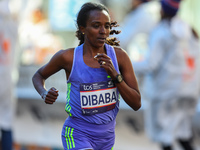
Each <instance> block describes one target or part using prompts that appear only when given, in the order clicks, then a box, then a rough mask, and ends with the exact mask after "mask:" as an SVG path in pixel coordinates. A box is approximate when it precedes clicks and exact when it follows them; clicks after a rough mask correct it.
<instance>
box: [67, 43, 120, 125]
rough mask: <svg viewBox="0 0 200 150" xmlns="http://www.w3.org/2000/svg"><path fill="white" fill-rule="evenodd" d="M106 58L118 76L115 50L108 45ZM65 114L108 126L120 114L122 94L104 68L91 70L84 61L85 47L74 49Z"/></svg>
mask: <svg viewBox="0 0 200 150" xmlns="http://www.w3.org/2000/svg"><path fill="white" fill-rule="evenodd" d="M105 48H106V52H107V55H108V56H109V57H110V58H111V60H112V62H113V65H114V67H115V69H116V70H117V72H118V73H119V67H118V62H117V58H116V54H115V50H114V48H113V47H112V46H110V45H108V44H105ZM65 110H66V112H67V113H68V114H69V116H71V117H75V118H79V119H83V120H84V121H87V122H89V123H94V124H107V123H109V122H111V121H113V120H114V119H115V118H116V115H117V113H118V111H119V92H118V90H117V88H116V86H115V85H114V84H113V82H112V81H111V78H110V77H109V76H108V74H107V72H106V71H105V69H104V68H91V67H89V66H87V65H86V64H85V63H84V60H83V44H82V45H80V46H78V47H76V48H75V50H74V58H73V65H72V70H71V74H70V76H69V79H68V81H67V102H66V106H65Z"/></svg>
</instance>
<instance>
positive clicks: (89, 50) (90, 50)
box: [83, 44, 106, 57]
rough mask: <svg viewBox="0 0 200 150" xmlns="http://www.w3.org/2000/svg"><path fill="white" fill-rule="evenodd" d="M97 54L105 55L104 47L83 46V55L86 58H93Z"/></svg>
mask: <svg viewBox="0 0 200 150" xmlns="http://www.w3.org/2000/svg"><path fill="white" fill-rule="evenodd" d="M97 53H100V54H101V53H106V50H105V47H104V46H103V47H92V46H91V45H87V44H84V45H83V55H85V56H88V57H94V56H96V55H97Z"/></svg>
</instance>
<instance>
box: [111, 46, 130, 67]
mask: <svg viewBox="0 0 200 150" xmlns="http://www.w3.org/2000/svg"><path fill="white" fill-rule="evenodd" d="M114 49H115V53H116V56H117V60H118V64H119V66H121V65H122V64H124V63H126V62H127V61H130V58H129V56H128V54H127V52H126V51H125V50H124V49H122V48H121V47H114Z"/></svg>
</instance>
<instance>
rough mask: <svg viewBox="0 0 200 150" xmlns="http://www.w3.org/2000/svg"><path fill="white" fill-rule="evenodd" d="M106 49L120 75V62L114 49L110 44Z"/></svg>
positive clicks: (106, 45)
mask: <svg viewBox="0 0 200 150" xmlns="http://www.w3.org/2000/svg"><path fill="white" fill-rule="evenodd" d="M105 47H106V50H107V54H108V56H110V57H111V59H112V62H113V65H114V67H115V69H116V70H117V72H118V73H120V72H119V65H118V61H117V56H116V53H115V49H114V47H112V46H111V45H108V44H105Z"/></svg>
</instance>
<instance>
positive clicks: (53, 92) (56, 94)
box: [47, 90, 59, 96]
mask: <svg viewBox="0 0 200 150" xmlns="http://www.w3.org/2000/svg"><path fill="white" fill-rule="evenodd" d="M47 95H53V96H58V95H59V94H58V91H53V90H49V91H48V94H47Z"/></svg>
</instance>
